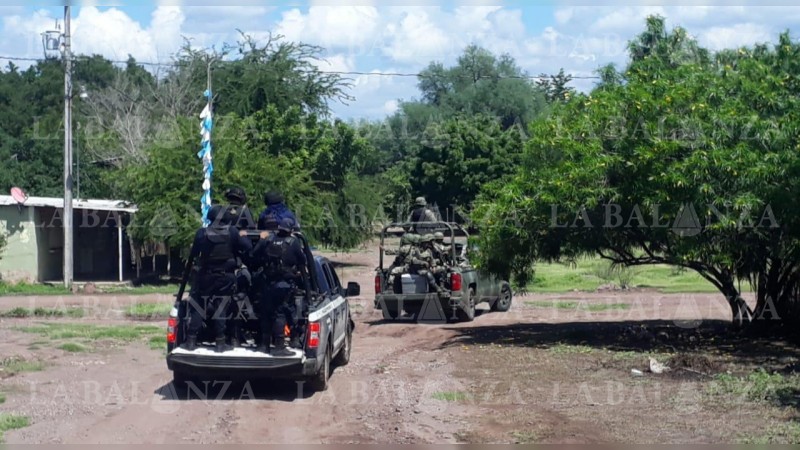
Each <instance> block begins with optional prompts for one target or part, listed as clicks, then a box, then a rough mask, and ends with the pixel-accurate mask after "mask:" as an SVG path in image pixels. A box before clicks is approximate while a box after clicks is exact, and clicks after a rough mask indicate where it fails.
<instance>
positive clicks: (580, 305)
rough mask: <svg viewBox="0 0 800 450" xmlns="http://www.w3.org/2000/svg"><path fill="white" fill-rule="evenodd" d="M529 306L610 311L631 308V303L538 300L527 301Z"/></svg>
mask: <svg viewBox="0 0 800 450" xmlns="http://www.w3.org/2000/svg"><path fill="white" fill-rule="evenodd" d="M525 304H526V305H528V306H533V307H535V308H556V309H569V310H578V309H580V310H584V311H592V312H597V311H609V310H620V309H630V307H631V305H630V304H628V303H588V302H576V301H536V302H525Z"/></svg>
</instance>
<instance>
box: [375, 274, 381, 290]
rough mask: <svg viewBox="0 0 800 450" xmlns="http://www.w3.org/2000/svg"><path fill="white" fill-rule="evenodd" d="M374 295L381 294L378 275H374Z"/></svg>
mask: <svg viewBox="0 0 800 450" xmlns="http://www.w3.org/2000/svg"><path fill="white" fill-rule="evenodd" d="M375 293H376V294H380V293H381V276H380V275H375Z"/></svg>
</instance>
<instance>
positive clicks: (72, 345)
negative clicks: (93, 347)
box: [56, 342, 89, 353]
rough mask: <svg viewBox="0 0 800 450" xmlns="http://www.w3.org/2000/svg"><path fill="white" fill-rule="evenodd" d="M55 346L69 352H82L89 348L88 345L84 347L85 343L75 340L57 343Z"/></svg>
mask: <svg viewBox="0 0 800 450" xmlns="http://www.w3.org/2000/svg"><path fill="white" fill-rule="evenodd" d="M56 348H58V349H59V350H64V351H65V352H69V353H83V352H85V351H88V350H89V348H88V347H86V346H85V345H82V344H79V343H77V342H65V343H63V344H61V345H59V346H58V347H56Z"/></svg>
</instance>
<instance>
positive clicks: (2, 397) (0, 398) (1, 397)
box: [0, 392, 6, 405]
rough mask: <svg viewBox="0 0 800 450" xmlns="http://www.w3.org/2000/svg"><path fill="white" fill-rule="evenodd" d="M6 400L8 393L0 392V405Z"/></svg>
mask: <svg viewBox="0 0 800 450" xmlns="http://www.w3.org/2000/svg"><path fill="white" fill-rule="evenodd" d="M5 402H6V394H4V393H2V392H0V405H2V404H3V403H5Z"/></svg>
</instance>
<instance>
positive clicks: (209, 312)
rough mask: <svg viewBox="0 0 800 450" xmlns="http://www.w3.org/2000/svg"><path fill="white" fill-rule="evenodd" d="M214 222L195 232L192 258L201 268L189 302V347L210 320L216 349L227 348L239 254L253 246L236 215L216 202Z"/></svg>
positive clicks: (193, 284) (187, 345)
mask: <svg viewBox="0 0 800 450" xmlns="http://www.w3.org/2000/svg"><path fill="white" fill-rule="evenodd" d="M208 216H209V218H211V220H212V222H211V224H210V225H209V226H208V227H207V228H200V229H199V230H197V234H195V238H194V242H193V243H192V250H191V254H190V258H192V259H194V260H195V261H197V265H198V266H199V267H198V270H197V273H196V276H195V279H194V282H193V283H192V288H191V291H190V298H191V299H190V301H191V302H192V303H191V304H190V305H189V310H190V311H189V314H190V316H189V332H188V335H187V339H186V347H187V348H188V349H194V348H195V346H196V345H197V338H198V335H199V334H200V330H201V329H202V327H203V323H204V322H205V321H206V320H209V319H210V320H211V322H212V324H213V327H214V333H215V334H214V336H215V339H216V350H217V351H224V350H225V332H226V325H227V320H226V318H227V317H228V315H229V304H230V301H231V297H232V296H233V295H234V293H235V292H236V270H237V269H238V268H239V266H240V259H239V258H240V257H241V256H242V255H243V254H245V253H247V252H249V251H250V250H251V249H252V244H251V243H250V241H249V240H248V239H246V238H243V237H240V236H239V230H238V229H237V228H236V227H235V226H233V225H232V222H233V221H234V220H235V217H234V216H232V215H231V214H230V212H229V211H228V210H227V208H224V207H222V206H219V205H215V206H213V207H212V208H211V210H210V211H209V214H208Z"/></svg>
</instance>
